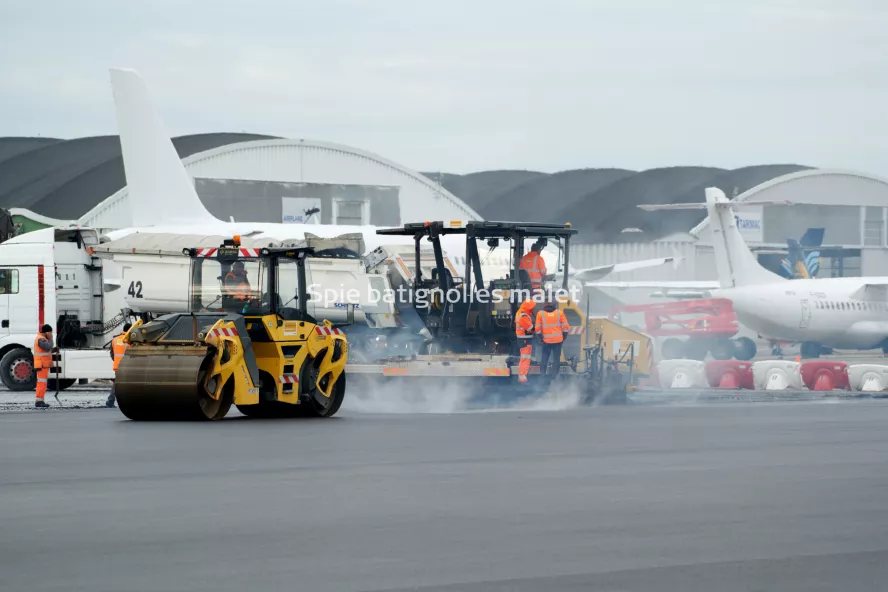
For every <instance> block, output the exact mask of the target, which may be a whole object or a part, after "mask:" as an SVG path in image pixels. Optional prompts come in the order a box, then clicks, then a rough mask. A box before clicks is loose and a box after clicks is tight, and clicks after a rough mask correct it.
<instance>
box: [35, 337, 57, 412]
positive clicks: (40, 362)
mask: <svg viewBox="0 0 888 592" xmlns="http://www.w3.org/2000/svg"><path fill="white" fill-rule="evenodd" d="M52 349H53V346H52V327H50V326H49V325H43V326H42V327H40V333H38V334H37V337H36V338H35V339H34V352H33V353H34V371H35V372H36V373H37V393H36V394H37V400H36V402H35V403H34V407H36V408H38V409H46V408H47V407H49V405H48V404H47V403H46V401H44V400H43V398H44V397H45V396H46V384H47V381H48V380H49V369H50V368H52Z"/></svg>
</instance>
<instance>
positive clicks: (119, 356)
mask: <svg viewBox="0 0 888 592" xmlns="http://www.w3.org/2000/svg"><path fill="white" fill-rule="evenodd" d="M132 327H133V324H132V323H126V324H125V325H124V326H123V333H121V334H120V335H118V336H117V337H115V338H114V339H112V340H111V359H112V360H114V366H113V367H112V368H113V370H114V374H115V375H116V374H117V368H119V367H120V362H121V360H123V355H124V354H125V353H126V349H127V348H128V347H129V344H128V343H127V342H126V341H124V339H123V337H124V335H126V334H127V332H128V331H129V330H130V329H132ZM116 398H117V395H116V394H115V392H114V381H111V394H110V395H108V400H107V401H105V407H114V400H115V399H116Z"/></svg>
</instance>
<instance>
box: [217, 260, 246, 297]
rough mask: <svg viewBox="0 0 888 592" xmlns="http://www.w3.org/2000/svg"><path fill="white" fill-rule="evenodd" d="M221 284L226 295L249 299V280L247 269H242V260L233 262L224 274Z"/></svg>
mask: <svg viewBox="0 0 888 592" xmlns="http://www.w3.org/2000/svg"><path fill="white" fill-rule="evenodd" d="M222 285H223V287H224V288H225V295H226V296H231V297H232V298H235V299H237V300H249V299H250V298H251V295H252V291H251V289H250V281H249V280H248V279H247V271H246V270H245V269H244V262H243V261H235V262H234V264H233V265H232V266H231V271H229V272H228V273H227V274H225V279H224V280H223V282H222Z"/></svg>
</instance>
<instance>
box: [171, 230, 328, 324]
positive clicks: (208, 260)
mask: <svg viewBox="0 0 888 592" xmlns="http://www.w3.org/2000/svg"><path fill="white" fill-rule="evenodd" d="M182 252H183V253H184V254H185V255H187V256H189V257H191V259H192V262H191V281H190V291H189V302H190V310H191V312H232V313H238V314H242V315H245V316H246V315H248V316H264V315H269V314H276V315H278V316H279V317H281V318H282V319H284V320H308V321H311V322H314V319H312V318H310V315H309V314H308V312H307V302H308V298H309V295H310V292H309V287H308V286H307V285H306V273H305V259H306V258H307V257H308V256H309V255H311V254H313V253H314V249H313V248H312V247H259V248H255V247H242V246H240V241H239V240H238V238H237V237H236V238H235V239H232V240H225V241H224V243H223V244H222V245H221V246H220V247H218V248H209V247H201V248H191V249H183V251H182Z"/></svg>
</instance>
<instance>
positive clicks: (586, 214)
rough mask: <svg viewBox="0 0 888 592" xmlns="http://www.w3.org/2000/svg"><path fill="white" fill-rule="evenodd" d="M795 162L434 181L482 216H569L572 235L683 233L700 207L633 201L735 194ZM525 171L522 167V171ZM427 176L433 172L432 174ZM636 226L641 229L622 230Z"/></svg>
mask: <svg viewBox="0 0 888 592" xmlns="http://www.w3.org/2000/svg"><path fill="white" fill-rule="evenodd" d="M808 169H809V167H806V166H802V165H795V164H776V165H760V166H749V167H744V168H739V169H734V170H726V169H720V168H712V167H668V168H658V169H649V170H646V171H641V172H635V171H629V170H625V169H579V170H571V171H562V172H560V173H554V174H544V173H530V172H528V171H496V173H497V176H498V182H499V186H500V187H504V188H505V189H504V190H502V191H501V192H500V193H499V194H497V195H494V196H493V197H491V198H488V199H486V200H484V201H480V200H479V198H478V197H477V192H478V190H479V189H478V187H477V186H475V185H473V184H472V183H471V179H472V178H478V177H479V176H480V175H484V174H485V173H473V174H472V175H462V176H460V175H442V176H441V177H440V178H441V183H442V184H443V185H444V187H446V188H448V189H450V190H451V191H452V192H454V193H456V195H458V196H459V195H461V194H460V191H463V192H468V193H469V194H470V195H474V196H475V197H473V199H475V200H476V205H477V208H478V211H479V213H480V214H481V215H482V216H483V217H484V218H486V219H491V220H493V219H503V218H509V219H515V220H533V221H538V222H548V223H560V224H563V223H564V222H566V221H567V222H570V223H571V224H572V225H573V226H574V228H576V229H577V230H579V236H578V237H577V239H578V242H584V243H589V242H622V241H632V242H636V241H650V240H656V239H659V238H663V237H664V236H668V235H670V234H675V233H687V232H688V231H690V230H691V229H692V228H693V227H694V226H695V225H696V224H698V223H699V222H700V221H701V220H702V219H703V218H705V215H706V214H705V211H703V210H677V211H659V212H645V211H642V210H640V209H638V208H637V207H636V206H638V205H640V204H645V203H649V204H667V203H679V202H702V201H703V200H704V193H703V190H704V189H705V188H706V187H712V186H715V187H719V188H720V189H722V190H723V191H724V192H725V193H726V194H727V195H729V196H731V195H738V194H741V193H744V192H747V191H749V190H750V189H752V188H753V187H756V186H758V185H760V184H762V183H766V182H768V181H771V180H773V179H776V178H779V177H781V176H783V175H787V174H791V173H796V172H798V171H804V170H808ZM528 175H530V176H529V177H528ZM433 178H436V177H434V176H433ZM629 228H636V229H639V230H641V232H640V233H639V232H627V233H624V232H623V230H624V229H629Z"/></svg>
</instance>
